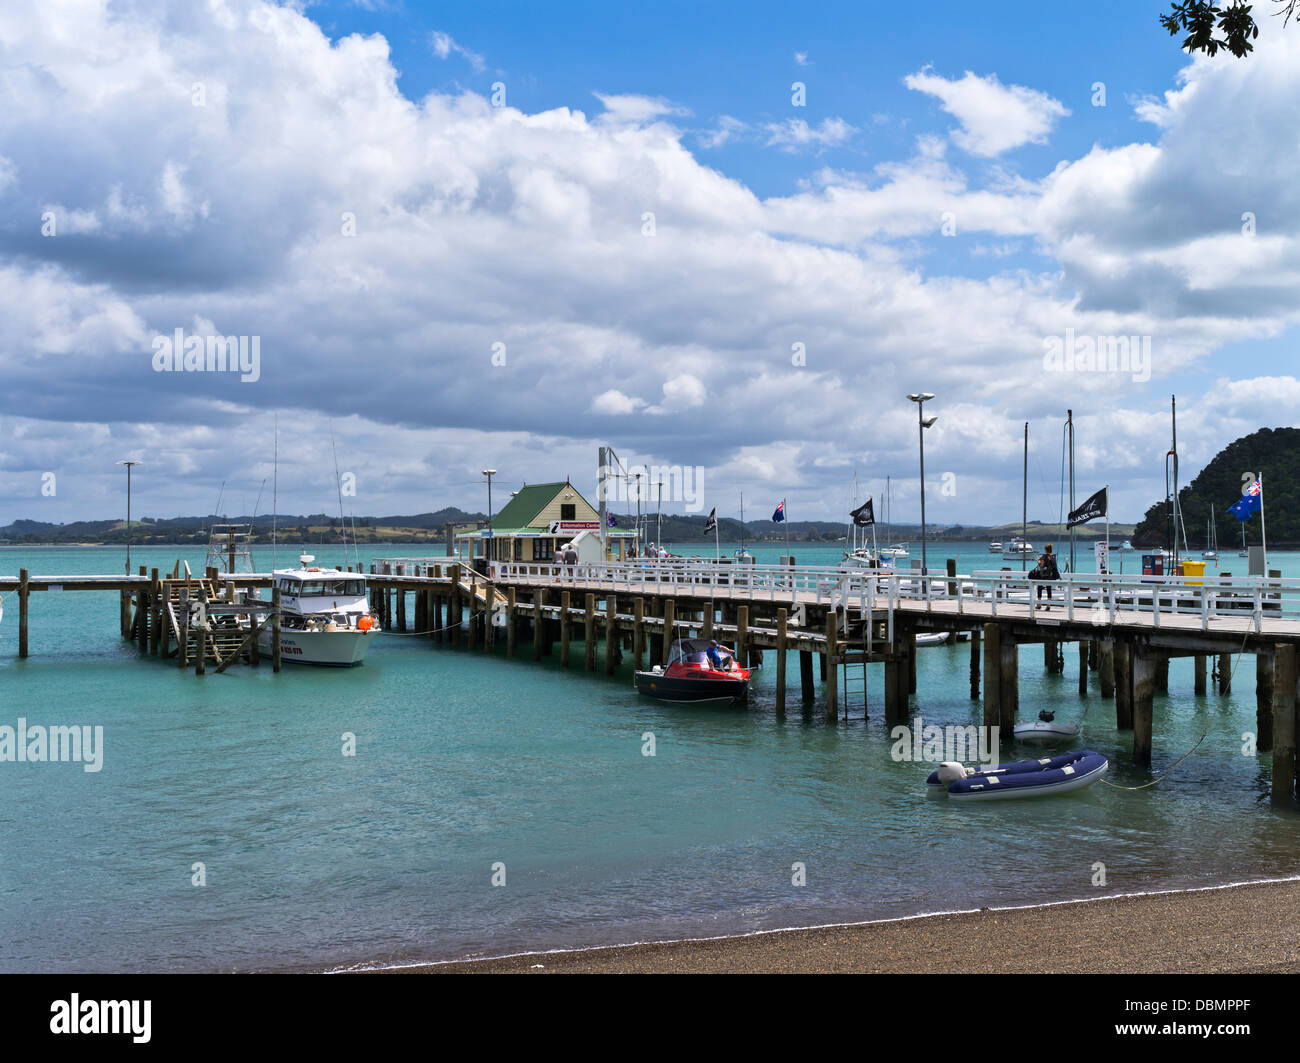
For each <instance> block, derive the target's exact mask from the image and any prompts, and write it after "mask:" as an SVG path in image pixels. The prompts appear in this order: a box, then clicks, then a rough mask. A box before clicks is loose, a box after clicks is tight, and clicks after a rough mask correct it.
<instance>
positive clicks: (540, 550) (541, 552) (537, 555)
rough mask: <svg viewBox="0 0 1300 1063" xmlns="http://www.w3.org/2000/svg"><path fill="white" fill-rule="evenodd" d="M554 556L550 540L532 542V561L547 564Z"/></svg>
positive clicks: (553, 548)
mask: <svg viewBox="0 0 1300 1063" xmlns="http://www.w3.org/2000/svg"><path fill="white" fill-rule="evenodd" d="M554 556H555V545H554V543H552V542H551V540H550V539H535V540H533V560H534V561H547V562H549V561H550V560H551V559H552V558H553V557H554Z"/></svg>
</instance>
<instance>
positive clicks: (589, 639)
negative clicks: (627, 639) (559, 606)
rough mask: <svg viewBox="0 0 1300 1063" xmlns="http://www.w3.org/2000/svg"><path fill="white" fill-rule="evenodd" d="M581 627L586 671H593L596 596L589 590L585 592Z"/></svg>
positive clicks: (594, 666)
mask: <svg viewBox="0 0 1300 1063" xmlns="http://www.w3.org/2000/svg"><path fill="white" fill-rule="evenodd" d="M583 628H584V630H583V636H584V638H585V639H586V649H587V655H586V661H585V667H586V669H587V671H589V672H594V671H595V670H596V596H595V595H594V594H592V593H591V592H590V591H588V592H587V615H586V622H585V623H584V624H583Z"/></svg>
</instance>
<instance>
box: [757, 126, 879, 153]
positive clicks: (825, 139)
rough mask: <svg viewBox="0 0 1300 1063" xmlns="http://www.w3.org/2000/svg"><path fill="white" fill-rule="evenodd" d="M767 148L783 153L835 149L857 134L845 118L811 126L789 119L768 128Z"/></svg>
mask: <svg viewBox="0 0 1300 1063" xmlns="http://www.w3.org/2000/svg"><path fill="white" fill-rule="evenodd" d="M767 132H768V138H767V146H768V147H776V148H780V149H781V150H782V151H799V150H800V149H801V148H807V147H819V148H833V147H836V146H838V145H840V144H843V143H844V142H845V141H846V140H848V139H849V137H851V136H852V135H853V134H854V133H856V132H857V130H856V129H854V128H853V126H851V125H849V123H848V122H846V121H844V119H843V118H823V119H822V122H821V125H818V126H810V125H809V124H808V123H807V122H805V121H804V120H803V119H802V118H787V119H786V120H785V121H784V122H771V123H769V124H768V126H767Z"/></svg>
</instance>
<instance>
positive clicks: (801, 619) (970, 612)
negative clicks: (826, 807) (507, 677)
mask: <svg viewBox="0 0 1300 1063" xmlns="http://www.w3.org/2000/svg"><path fill="white" fill-rule="evenodd" d="M368 580H369V581H370V585H371V594H372V604H373V607H374V608H375V610H376V611H377V612H379V613H380V614H381V617H382V618H383V622H384V626H385V628H386V629H387V630H398V631H400V630H405V629H406V623H407V609H406V605H405V600H406V597H407V595H408V594H411V595H414V602H415V604H414V607H413V611H412V619H413V621H414V627H413V630H415V631H419V632H422V633H424V634H426V635H428V636H429V637H431V638H433V639H434V640H435V641H448V642H450V643H452V644H453V645H454V644H458V642H459V640H460V639H461V638H462V637H463V638H464V640H465V645H466V646H467V647H469V648H471V649H473V648H477V647H481V648H482V649H484V650H488V649H491V648H492V647H493V644H494V641H495V639H496V638H497V637H498V634H501V635H503V636H504V638H505V642H506V654H507V655H508V656H514V655H515V654H516V650H517V644H518V633H517V629H518V627H519V625H521V624H523V625H527V626H528V627H529V629H530V631H531V632H532V635H533V649H532V652H533V657H534V659H540V657H541V656H543V655H550V654H551V653H552V652H553V650H554V647H555V645H556V644H557V642H558V644H559V646H560V661H561V664H562V665H564V666H566V667H567V666H569V665H570V654H571V646H572V643H573V642H574V641H579V642H581V643H582V644H583V648H584V650H585V654H584V666H585V668H586V670H587V671H595V670H596V660H597V655H596V648H597V646H599V645H601V644H603V645H604V647H605V665H604V670H605V671H606V672H607V673H609V672H612V671H613V670H614V669H615V667H617V665H618V664H619V663H621V662H622V661H623V660H624V654H625V653H628V654H630V655H631V659H632V663H633V666H634V667H636V668H641V667H644V666H645V665H646V663H647V662H648V663H649V664H654V663H663V662H664V661H665V660H666V652H667V645H668V643H670V642H671V639H672V638H673V637H687V636H690V635H698V636H701V637H705V638H709V637H718V638H722V639H725V640H727V641H729V642H733V643H734V644H735V648H736V654H737V658H738V659H739V660H740V661H741V662H742V663H744V664H761V663H762V659H763V654H764V652H765V651H767V650H772V651H775V662H774V663H775V665H776V692H775V693H776V707H777V711H778V712H784V711H785V707H786V699H787V682H786V654H787V652H789V651H792V650H798V651H799V665H800V667H799V693H800V700H801V701H802V703H803V704H804V705H805V706H807V705H811V704H812V703H813V702H814V701H815V700H816V686H815V680H814V677H815V675H816V674H818V673H820V677H821V680H822V692H823V698H824V707H825V715H826V717H827V719H830V720H836V719H838V718H839V717H840V715H841V713H843V714H844V715H847V714H848V713H849V712H850V711H851V710H856V709H858V708H860V709H861V711H863V712H864V713H865V712H866V711H867V710H868V703H867V690H866V684H865V666H866V664H868V663H879V664H882V665H883V666H884V669H883V670H884V677H883V679H884V681H883V691H882V701H883V708H884V716H885V720H886V722H888V723H895V722H902V721H906V720H907V719H908V718H909V717H910V715H911V704H910V698H911V696H912V695H913V694H915V693H916V652H917V648H916V636H917V635H918V634H919V633H921V632H933V631H947V632H952V633H954V635H956V634H957V633H966V634H967V635H968V636H969V638H970V664H969V668H970V696H971V698H972V699H982V708H983V722H984V725H985V726H988V727H997V728H998V729H999V734H1000V735H1001V738H1002V741H1004V742H1007V741H1009V740H1010V737H1009V736H1010V735H1011V733H1012V730H1013V728H1014V726H1015V724H1016V722H1017V720H1018V719H1019V718H1020V694H1019V674H1020V666H1021V662H1020V647H1021V646H1027V645H1041V646H1042V647H1043V659H1044V667H1045V669H1046V670H1047V671H1048V672H1049V674H1051V673H1057V674H1059V673H1060V672H1061V671H1062V670H1063V668H1064V659H1065V647H1066V646H1067V645H1068V644H1070V643H1074V644H1075V647H1076V651H1077V655H1078V660H1079V665H1080V667H1079V680H1078V691H1079V693H1080V694H1081V695H1085V696H1086V695H1087V694H1088V686H1089V682H1090V677H1093V678H1092V682H1093V683H1095V686H1096V689H1097V694H1098V695H1099V696H1100V697H1101V698H1103V699H1105V700H1112V701H1114V703H1115V724H1116V727H1117V728H1118V729H1119V730H1121V731H1131V732H1132V736H1133V737H1132V741H1133V747H1132V748H1133V759H1134V761H1135V763H1138V764H1149V763H1150V761H1151V751H1152V743H1153V740H1154V737H1155V736H1154V733H1153V730H1154V729H1153V711H1152V710H1153V703H1154V696H1155V694H1156V693H1157V692H1160V693H1166V692H1167V691H1168V682H1169V679H1168V676H1169V661H1170V659H1171V658H1174V657H1192V658H1194V662H1195V663H1194V686H1193V695H1194V696H1202V697H1203V696H1206V694H1207V683H1206V677H1207V671H1208V670H1209V667H1208V666H1209V662H1211V661H1214V662H1217V663H1216V664H1215V667H1214V669H1213V673H1214V674H1215V675H1217V677H1218V683H1217V688H1216V689H1217V693H1218V694H1220V695H1224V694H1227V693H1229V692H1230V678H1231V674H1232V666H1231V663H1230V662H1231V659H1232V657H1233V656H1234V655H1238V654H1250V655H1253V656H1254V657H1255V658H1256V668H1255V672H1256V691H1257V697H1256V702H1257V710H1256V719H1255V732H1256V743H1257V748H1258V750H1259V751H1260V752H1261V753H1269V754H1271V756H1272V761H1273V797H1274V800H1275V801H1278V802H1289V801H1291V800H1293V798H1294V796H1295V794H1296V782H1297V776H1298V766H1297V757H1296V733H1297V718H1296V717H1297V702H1298V701H1300V689H1298V680H1297V676H1296V667H1297V665H1296V656H1297V653H1300V580H1295V579H1282V578H1281V577H1280V575H1278V574H1276V573H1273V574H1270V576H1269V577H1268V578H1264V579H1261V578H1241V577H1238V578H1233V577H1231V576H1228V575H1226V574H1225V575H1223V576H1220V577H1204V578H1202V579H1199V580H1193V579H1183V578H1175V577H1154V578H1152V577H1146V578H1143V577H1130V578H1127V579H1126V578H1123V577H1115V576H1091V577H1089V576H1083V575H1076V576H1074V577H1073V578H1067V579H1063V580H1060V581H1054V582H1053V583H1052V585H1051V586H1052V590H1053V598H1052V600H1051V601H1050V602H1049V601H1047V600H1046V599H1044V600H1043V601H1041V602H1040V601H1038V600H1036V589H1037V587H1038V586H1039V584H1038V583H1036V582H1034V581H1031V580H1029V579H1028V578H1027V577H1026V576H1024V575H1023V574H1013V573H1010V572H1007V571H997V572H976V573H974V574H972V575H967V576H959V575H957V573H956V568H955V562H951V561H950V562H949V563H948V566H947V569H946V571H945V572H944V573H943V574H937V573H928V574H926V575H922V574H921V573H920V572H919V571H915V570H912V571H908V570H901V571H897V572H895V571H891V570H886V569H878V570H860V571H856V572H844V571H842V570H839V569H833V568H806V567H805V568H793V567H783V566H777V565H734V564H725V563H724V564H717V563H712V562H690V563H682V562H680V561H678V562H668V563H664V562H653V561H649V562H641V563H636V562H632V563H610V564H604V565H577V566H573V567H567V566H559V567H557V566H553V565H543V564H535V563H495V564H493V565H492V567H491V570H490V575H486V574H483V573H480V572H477V571H475V570H474V569H472V568H471V567H469V566H466V565H463V564H461V563H459V562H458V561H457V560H456V559H455V558H450V557H444V558H390V559H384V560H376V561H375V562H374V563H373V564H372V566H371V574H370V575H369V576H368ZM814 655H816V656H817V657H818V658H819V663H818V666H817V667H816V668H815V666H814V663H813V657H814ZM859 670H861V672H860V674H861V675H863V677H864V679H863V681H862V683H861V685H860V686H855V685H854V684H853V683H852V682H851V680H850V675H851V674H853V673H858V672H859ZM850 691H852V694H850ZM851 698H852V699H853V702H854V703H853V704H852V705H850V699H851ZM859 698H860V699H861V702H860V705H859V704H858V699H859Z"/></svg>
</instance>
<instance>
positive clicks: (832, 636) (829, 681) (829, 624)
mask: <svg viewBox="0 0 1300 1063" xmlns="http://www.w3.org/2000/svg"><path fill="white" fill-rule="evenodd" d="M740 608H741V609H742V610H745V606H743V605H742V606H741V607H740ZM839 630H840V625H839V618H838V617H837V616H836V615H835V612H834V610H831V611H829V612H827V614H826V654H825V656H826V719H827V720H828V721H831V722H834V721H836V720H838V719H839V718H840V684H839V649H838V647H837V646H836V643H837V642H838V640H839Z"/></svg>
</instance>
